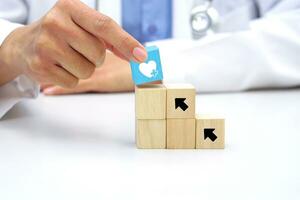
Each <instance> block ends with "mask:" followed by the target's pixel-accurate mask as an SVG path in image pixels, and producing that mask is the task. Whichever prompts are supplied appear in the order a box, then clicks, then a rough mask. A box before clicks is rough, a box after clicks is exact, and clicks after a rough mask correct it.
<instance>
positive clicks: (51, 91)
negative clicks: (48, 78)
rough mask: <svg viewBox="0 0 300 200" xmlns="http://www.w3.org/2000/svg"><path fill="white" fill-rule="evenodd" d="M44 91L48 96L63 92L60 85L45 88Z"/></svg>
mask: <svg viewBox="0 0 300 200" xmlns="http://www.w3.org/2000/svg"><path fill="white" fill-rule="evenodd" d="M43 93H44V94H45V95H47V96H51V95H57V94H61V92H60V90H59V88H58V87H50V88H46V89H44V90H43Z"/></svg>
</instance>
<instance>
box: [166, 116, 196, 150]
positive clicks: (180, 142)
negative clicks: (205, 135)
mask: <svg viewBox="0 0 300 200" xmlns="http://www.w3.org/2000/svg"><path fill="white" fill-rule="evenodd" d="M195 139H196V136H195V119H167V148H168V149H194V148H195Z"/></svg>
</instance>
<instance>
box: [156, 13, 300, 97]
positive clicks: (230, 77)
mask: <svg viewBox="0 0 300 200" xmlns="http://www.w3.org/2000/svg"><path fill="white" fill-rule="evenodd" d="M299 20H300V15H299V11H298V13H297V11H293V12H289V13H285V14H282V15H281V14H280V15H277V16H272V17H271V16H270V17H269V18H265V19H261V20H259V21H255V22H253V23H252V25H251V28H250V29H249V30H247V31H243V32H236V33H229V34H227V35H224V37H220V38H216V37H219V36H222V35H219V34H216V35H214V36H212V37H215V39H212V38H210V39H212V40H211V41H208V42H205V40H204V41H199V42H191V43H190V44H189V45H179V47H178V48H177V49H179V50H178V51H177V50H176V51H174V53H173V54H171V55H170V53H169V51H170V49H171V51H173V50H172V49H176V44H175V43H178V42H176V41H173V44H172V42H170V43H169V44H162V45H160V44H158V46H160V47H161V48H160V50H161V54H162V57H163V59H162V60H163V62H164V63H163V64H164V68H165V78H166V81H177V82H178V81H180V82H191V83H193V84H194V85H195V86H196V88H197V91H198V92H199V91H201V92H204V91H205V92H216V91H241V90H248V89H255V88H270V87H272V88H274V87H293V86H298V85H300V67H299V63H300V59H299V56H297V53H298V52H299V51H300V43H299V41H300V29H299V25H298V21H299ZM174 42H175V43H174ZM170 47H171V48H170ZM173 77H174V78H173Z"/></svg>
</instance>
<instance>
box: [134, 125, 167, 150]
mask: <svg viewBox="0 0 300 200" xmlns="http://www.w3.org/2000/svg"><path fill="white" fill-rule="evenodd" d="M136 146H137V148H140V149H165V148H166V120H165V119H137V120H136Z"/></svg>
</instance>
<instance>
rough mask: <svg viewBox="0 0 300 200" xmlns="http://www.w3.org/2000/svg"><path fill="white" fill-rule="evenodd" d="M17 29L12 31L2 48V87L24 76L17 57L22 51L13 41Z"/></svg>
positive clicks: (0, 59)
mask: <svg viewBox="0 0 300 200" xmlns="http://www.w3.org/2000/svg"><path fill="white" fill-rule="evenodd" d="M17 29H19V28H17ZM17 29H15V30H14V31H12V32H11V33H10V34H9V35H8V36H7V37H6V38H5V40H4V41H3V43H2V44H1V46H0V85H3V84H5V83H7V82H9V81H11V80H13V79H15V78H16V77H18V76H19V75H21V74H22V70H21V67H20V66H18V65H17V64H16V60H17V59H16V57H17V56H18V55H19V56H20V54H18V53H17V51H20V49H18V47H17V44H15V42H14V41H13V39H12V36H13V35H14V32H15V31H16V30H17Z"/></svg>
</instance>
